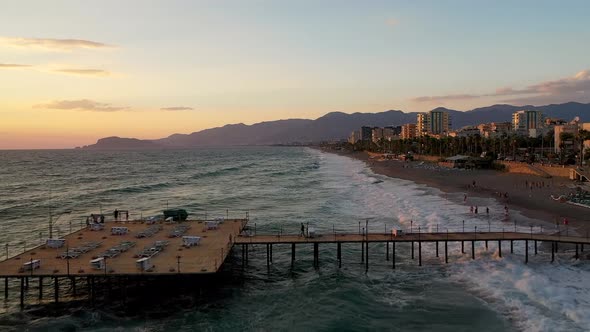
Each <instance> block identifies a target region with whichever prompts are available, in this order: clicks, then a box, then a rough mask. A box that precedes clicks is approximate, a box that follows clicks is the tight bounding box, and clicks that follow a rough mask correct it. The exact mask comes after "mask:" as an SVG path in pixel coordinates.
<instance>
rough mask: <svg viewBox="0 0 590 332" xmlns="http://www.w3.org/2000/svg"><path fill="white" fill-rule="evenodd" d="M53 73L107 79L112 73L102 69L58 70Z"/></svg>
mask: <svg viewBox="0 0 590 332" xmlns="http://www.w3.org/2000/svg"><path fill="white" fill-rule="evenodd" d="M53 72H56V73H60V74H68V75H77V76H94V77H105V76H109V75H110V74H111V73H110V72H108V71H106V70H102V69H75V68H64V69H57V70H54V71H53Z"/></svg>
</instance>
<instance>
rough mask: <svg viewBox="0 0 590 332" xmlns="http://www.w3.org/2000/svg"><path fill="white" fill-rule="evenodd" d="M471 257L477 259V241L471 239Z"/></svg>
mask: <svg viewBox="0 0 590 332" xmlns="http://www.w3.org/2000/svg"><path fill="white" fill-rule="evenodd" d="M471 259H475V241H471Z"/></svg>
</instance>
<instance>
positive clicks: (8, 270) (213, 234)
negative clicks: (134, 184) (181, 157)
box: [0, 219, 247, 277]
mask: <svg viewBox="0 0 590 332" xmlns="http://www.w3.org/2000/svg"><path fill="white" fill-rule="evenodd" d="M246 223H247V220H246V219H226V220H225V221H224V222H223V223H221V224H220V225H219V228H218V229H214V230H207V227H206V224H205V222H204V221H185V222H182V223H172V224H167V223H161V224H158V225H160V226H161V227H162V229H161V230H160V231H158V232H157V233H155V234H154V235H153V236H151V237H146V238H136V236H135V235H136V234H137V233H138V232H141V231H145V230H146V229H147V228H148V227H150V226H151V225H147V224H145V223H142V222H139V221H130V222H106V223H105V224H104V225H105V227H104V229H103V230H100V231H92V230H90V229H88V228H84V229H82V230H79V231H77V232H74V233H72V234H69V235H67V236H65V237H63V238H64V239H65V240H66V245H65V246H63V247H61V248H57V249H53V248H47V247H46V246H44V245H43V246H39V247H36V248H33V249H31V250H28V251H25V252H23V253H22V254H19V255H17V256H14V257H12V258H10V259H7V260H5V261H3V262H0V277H27V276H51V277H63V276H80V277H81V276H97V275H140V274H146V275H154V274H178V273H182V274H209V273H215V272H217V271H218V269H219V267H220V266H221V265H222V264H223V261H224V260H225V258H226V256H227V255H228V253H229V252H230V249H231V247H232V246H233V243H234V240H235V239H236V238H237V236H238V235H239V234H240V232H241V231H242V229H243V228H244V227H245V225H246ZM178 225H188V226H190V228H189V229H188V231H186V233H185V234H183V235H191V236H200V237H201V241H200V243H199V245H197V246H193V247H189V248H186V247H183V245H182V244H183V243H182V236H180V237H169V234H170V232H172V230H173V229H174V228H175V227H176V226H178ZM111 227H127V228H128V230H129V232H128V233H127V234H125V235H111ZM123 241H130V242H135V245H134V246H133V247H132V248H130V249H128V250H127V251H125V252H123V253H121V254H120V255H118V256H117V257H114V258H106V259H105V261H106V264H105V266H106V267H105V268H104V269H93V268H92V267H91V265H90V260H92V259H93V258H96V257H97V256H98V255H99V254H100V253H102V252H104V251H106V250H108V249H109V248H112V247H114V246H116V245H118V244H120V243H121V242H123ZM155 241H169V244H168V245H167V246H166V247H165V248H164V250H163V251H161V252H160V253H158V254H156V255H155V256H153V257H151V258H150V260H151V262H152V264H153V265H154V267H153V268H152V269H150V270H149V272H148V271H142V270H140V269H139V268H138V267H137V266H136V261H137V260H138V259H139V258H138V257H135V256H136V255H137V253H138V252H140V251H142V249H143V248H144V247H149V246H151V245H152V244H153V243H154V242H155ZM88 242H99V243H100V246H99V247H98V248H96V249H93V250H90V251H88V252H86V253H84V254H81V255H80V256H79V257H77V258H69V259H63V258H60V257H59V256H60V254H61V253H63V252H65V251H66V250H67V249H73V248H75V247H78V246H81V245H82V244H84V243H88ZM37 259H38V260H40V268H38V269H34V270H32V271H22V270H21V268H22V267H23V264H25V263H27V262H30V261H31V260H37Z"/></svg>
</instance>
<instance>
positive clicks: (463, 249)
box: [461, 241, 465, 254]
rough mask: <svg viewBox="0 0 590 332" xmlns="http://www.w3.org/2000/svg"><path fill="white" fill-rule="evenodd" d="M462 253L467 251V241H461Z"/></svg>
mask: <svg viewBox="0 0 590 332" xmlns="http://www.w3.org/2000/svg"><path fill="white" fill-rule="evenodd" d="M461 253H462V254H464V253H465V241H461Z"/></svg>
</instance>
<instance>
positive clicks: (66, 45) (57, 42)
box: [0, 37, 114, 51]
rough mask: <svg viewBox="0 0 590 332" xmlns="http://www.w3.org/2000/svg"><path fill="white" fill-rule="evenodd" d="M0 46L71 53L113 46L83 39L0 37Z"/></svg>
mask: <svg viewBox="0 0 590 332" xmlns="http://www.w3.org/2000/svg"><path fill="white" fill-rule="evenodd" d="M0 46H4V47H12V48H23V49H41V50H53V51H72V50H74V49H103V48H112V47H114V46H112V45H108V44H104V43H100V42H95V41H91V40H84V39H54V38H14V37H0Z"/></svg>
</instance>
